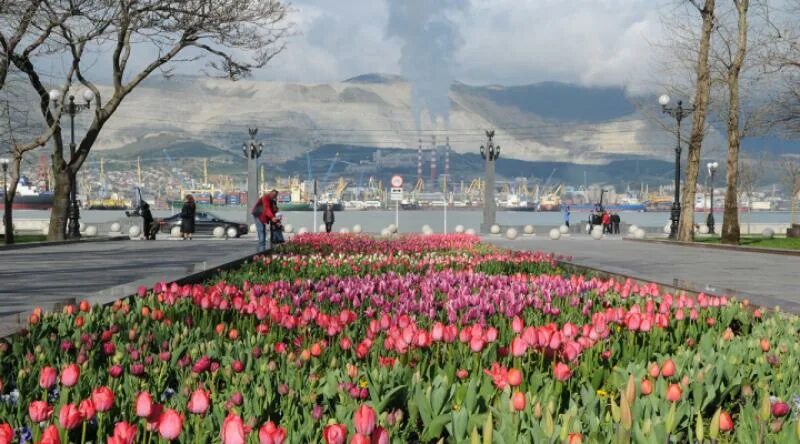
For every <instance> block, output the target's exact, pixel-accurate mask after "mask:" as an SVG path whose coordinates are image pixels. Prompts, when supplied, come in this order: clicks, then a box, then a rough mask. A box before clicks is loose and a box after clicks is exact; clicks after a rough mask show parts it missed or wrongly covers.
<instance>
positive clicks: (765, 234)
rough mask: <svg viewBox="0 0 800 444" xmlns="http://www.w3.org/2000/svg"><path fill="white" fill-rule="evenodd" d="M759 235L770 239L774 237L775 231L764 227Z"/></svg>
mask: <svg viewBox="0 0 800 444" xmlns="http://www.w3.org/2000/svg"><path fill="white" fill-rule="evenodd" d="M761 237H763V238H764V239H772V238H773V237H775V231H774V230H773V229H772V228H764V230H763V231H761Z"/></svg>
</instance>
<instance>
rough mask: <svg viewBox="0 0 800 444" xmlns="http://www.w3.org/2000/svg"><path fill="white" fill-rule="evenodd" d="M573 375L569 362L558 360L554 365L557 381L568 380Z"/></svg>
mask: <svg viewBox="0 0 800 444" xmlns="http://www.w3.org/2000/svg"><path fill="white" fill-rule="evenodd" d="M571 375H572V372H571V370H570V369H569V366H568V365H567V364H564V363H563V362H556V363H555V364H554V365H553V376H554V377H555V378H556V380H557V381H566V380H567V379H569V377H570V376H571Z"/></svg>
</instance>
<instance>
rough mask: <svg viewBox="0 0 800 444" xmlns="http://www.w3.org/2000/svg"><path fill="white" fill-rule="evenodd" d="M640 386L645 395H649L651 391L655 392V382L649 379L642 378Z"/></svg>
mask: <svg viewBox="0 0 800 444" xmlns="http://www.w3.org/2000/svg"><path fill="white" fill-rule="evenodd" d="M640 386H641V391H642V394H643V395H645V396H646V395H649V394H650V393H653V383H652V382H650V380H649V379H642V383H641V384H640Z"/></svg>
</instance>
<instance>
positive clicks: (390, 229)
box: [386, 224, 397, 234]
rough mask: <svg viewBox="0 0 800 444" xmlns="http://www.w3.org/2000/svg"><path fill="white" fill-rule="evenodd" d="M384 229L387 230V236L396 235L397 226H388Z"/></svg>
mask: <svg viewBox="0 0 800 444" xmlns="http://www.w3.org/2000/svg"><path fill="white" fill-rule="evenodd" d="M386 229H387V230H389V234H394V233H397V225H395V224H389V226H388V227H386Z"/></svg>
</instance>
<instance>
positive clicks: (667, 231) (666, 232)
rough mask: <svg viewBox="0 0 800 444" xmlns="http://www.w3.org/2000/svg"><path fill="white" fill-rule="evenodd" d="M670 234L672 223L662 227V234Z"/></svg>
mask: <svg viewBox="0 0 800 444" xmlns="http://www.w3.org/2000/svg"><path fill="white" fill-rule="evenodd" d="M671 232H672V223H668V224H666V225H664V234H670V233H671Z"/></svg>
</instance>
